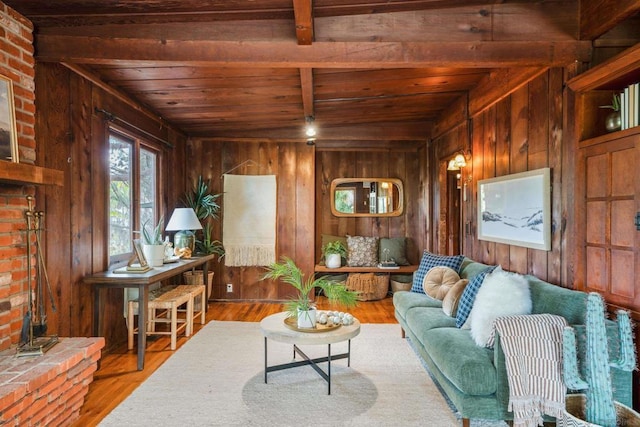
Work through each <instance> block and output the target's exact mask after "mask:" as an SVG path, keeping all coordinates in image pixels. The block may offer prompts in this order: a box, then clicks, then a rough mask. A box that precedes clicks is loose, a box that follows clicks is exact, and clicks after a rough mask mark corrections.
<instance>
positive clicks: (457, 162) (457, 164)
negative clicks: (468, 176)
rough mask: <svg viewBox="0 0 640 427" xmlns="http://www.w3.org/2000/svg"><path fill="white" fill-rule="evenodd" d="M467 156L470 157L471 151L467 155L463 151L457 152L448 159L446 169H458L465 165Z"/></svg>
mask: <svg viewBox="0 0 640 427" xmlns="http://www.w3.org/2000/svg"><path fill="white" fill-rule="evenodd" d="M467 158H469V160H470V159H471V153H469V155H468V156H467V155H466V154H465V153H463V152H459V153H457V154H456V155H455V156H454V157H453V159H451V160H449V164H448V166H447V170H449V171H459V170H460V169H461V168H464V167H466V166H467Z"/></svg>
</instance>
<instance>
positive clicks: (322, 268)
mask: <svg viewBox="0 0 640 427" xmlns="http://www.w3.org/2000/svg"><path fill="white" fill-rule="evenodd" d="M417 269H418V266H417V265H400V266H398V268H377V267H338V268H328V267H327V266H326V265H320V264H317V265H316V266H315V272H316V273H389V274H406V273H413V272H414V271H416V270H417Z"/></svg>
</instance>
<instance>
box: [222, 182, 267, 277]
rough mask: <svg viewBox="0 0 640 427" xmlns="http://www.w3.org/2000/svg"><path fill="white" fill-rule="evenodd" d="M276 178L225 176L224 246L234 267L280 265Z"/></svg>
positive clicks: (228, 263)
mask: <svg viewBox="0 0 640 427" xmlns="http://www.w3.org/2000/svg"><path fill="white" fill-rule="evenodd" d="M276 206H277V187H276V176H275V175H229V174H225V175H224V201H223V207H224V215H223V218H222V244H223V245H224V251H225V256H224V263H225V265H226V266H230V267H240V266H264V265H269V264H271V263H274V262H275V261H276Z"/></svg>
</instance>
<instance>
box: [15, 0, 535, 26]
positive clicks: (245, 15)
mask: <svg viewBox="0 0 640 427" xmlns="http://www.w3.org/2000/svg"><path fill="white" fill-rule="evenodd" d="M298 1H310V0H294V6H293V7H272V8H261V7H260V6H259V5H256V6H254V7H253V8H251V5H252V4H253V3H249V2H244V3H245V4H243V8H242V9H240V8H234V4H236V3H237V2H220V4H219V5H215V6H210V2H202V1H184V0H183V1H181V2H173V3H172V4H167V2H155V3H154V4H149V3H148V2H144V3H143V2H139V3H140V6H139V7H130V8H124V7H120V8H118V9H117V10H115V9H114V8H113V7H111V6H109V5H108V4H106V3H105V2H104V1H103V0H84V1H82V2H77V4H76V5H75V6H74V10H73V11H67V10H65V11H64V13H60V12H59V11H58V10H56V8H55V7H52V8H43V7H42V2H41V1H36V0H6V1H5V3H6V4H8V5H9V6H11V7H13V8H14V9H16V10H19V11H20V12H21V13H22V14H24V15H25V16H27V17H28V18H29V19H30V20H31V21H32V22H33V23H34V24H35V25H36V26H38V27H55V26H65V27H68V26H83V25H107V24H150V23H168V22H190V23H193V22H204V21H234V20H256V19H291V18H293V16H294V10H293V9H294V8H295V3H296V2H298ZM256 3H257V2H256ZM345 3H348V2H341V4H326V5H322V4H320V5H317V4H316V5H315V6H313V12H312V13H313V15H314V16H316V17H329V16H344V15H366V14H379V13H389V12H405V11H418V10H435V9H451V8H456V7H469V6H484V7H491V5H494V4H495V5H500V4H504V3H511V4H515V3H524V4H526V3H530V0H509V1H506V2H505V0H398V1H388V0H384V1H377V2H364V3H363V2H359V1H353V2H351V4H345ZM133 4H135V3H133ZM244 7H246V9H245V8H244ZM213 9H215V10H213Z"/></svg>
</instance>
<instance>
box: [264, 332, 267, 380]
mask: <svg viewBox="0 0 640 427" xmlns="http://www.w3.org/2000/svg"><path fill="white" fill-rule="evenodd" d="M264 383H265V384H266V383H267V337H264Z"/></svg>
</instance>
